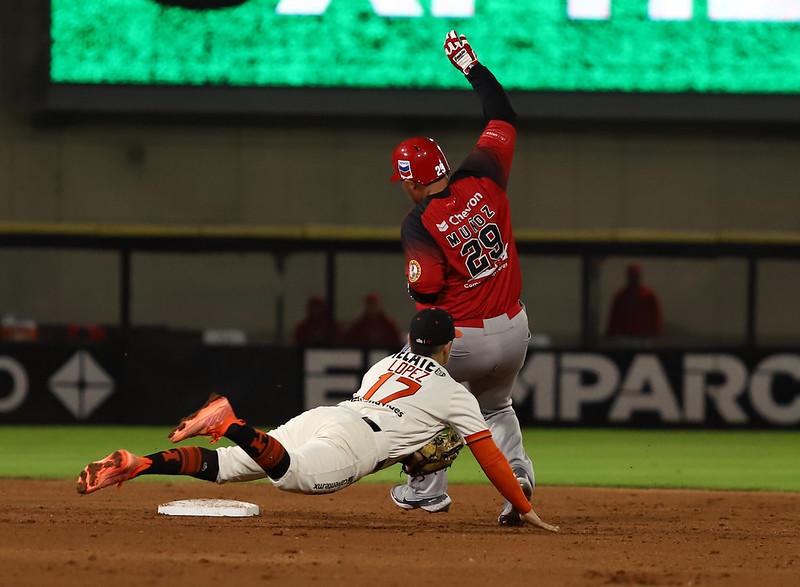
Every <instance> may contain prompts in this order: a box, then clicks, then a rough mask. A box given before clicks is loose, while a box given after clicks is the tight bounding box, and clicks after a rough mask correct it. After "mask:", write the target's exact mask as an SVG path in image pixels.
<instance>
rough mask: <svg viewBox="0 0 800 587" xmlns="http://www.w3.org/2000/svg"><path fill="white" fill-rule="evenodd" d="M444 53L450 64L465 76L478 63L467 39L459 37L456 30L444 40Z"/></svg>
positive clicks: (462, 36) (463, 36)
mask: <svg viewBox="0 0 800 587" xmlns="http://www.w3.org/2000/svg"><path fill="white" fill-rule="evenodd" d="M444 52H445V55H447V58H448V59H449V60H450V63H452V64H453V66H454V67H455V68H456V69H458V70H459V71H460V72H461V73H463V74H464V75H467V74H468V73H469V70H470V69H472V66H474V65H475V64H476V63H478V57H477V55H475V51H473V50H472V47H471V46H470V44H469V41H467V37H466V36H465V35H459V34H458V33H457V32H456V31H455V30H452V31H450V32H449V33H447V36H446V37H445V39H444Z"/></svg>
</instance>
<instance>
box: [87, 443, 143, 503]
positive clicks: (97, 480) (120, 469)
mask: <svg viewBox="0 0 800 587" xmlns="http://www.w3.org/2000/svg"><path fill="white" fill-rule="evenodd" d="M152 462H153V461H151V460H150V459H148V458H147V457H139V456H136V455H135V454H133V453H132V452H129V451H127V450H125V449H120V450H115V451H114V452H112V453H111V454H110V455H108V456H107V457H106V458H104V459H100V460H99V461H94V462H93V463H89V464H88V465H86V467H85V468H84V469H83V471H81V474H80V475H79V476H78V486H77V490H78V493H80V494H81V495H85V494H87V493H94V492H95V491H97V490H98V489H103V487H108V486H109V485H115V484H116V485H117V486H120V485H122V482H123V481H127V480H128V479H133V478H134V477H136V475H138V474H139V473H141V472H142V471H143V470H144V469H146V468H147V467H149V466H150V464H151V463H152Z"/></svg>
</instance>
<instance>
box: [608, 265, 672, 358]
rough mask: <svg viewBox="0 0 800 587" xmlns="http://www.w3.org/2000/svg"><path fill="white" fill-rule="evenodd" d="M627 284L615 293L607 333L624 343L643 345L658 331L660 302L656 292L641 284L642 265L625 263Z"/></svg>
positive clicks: (658, 333)
mask: <svg viewBox="0 0 800 587" xmlns="http://www.w3.org/2000/svg"><path fill="white" fill-rule="evenodd" d="M627 275H628V284H627V285H626V286H625V287H623V288H622V289H620V290H619V291H618V292H617V293H616V295H615V296H614V304H613V306H612V307H611V315H610V316H609V319H608V331H607V335H608V336H609V337H610V338H613V339H615V340H616V341H618V342H622V343H625V344H646V343H647V342H649V340H650V339H652V338H655V337H657V336H659V335H660V334H661V329H662V321H661V304H660V303H659V301H658V296H657V295H656V293H655V292H654V291H653V290H652V289H650V288H649V287H647V286H646V285H643V284H642V268H641V266H640V265H637V264H635V263H633V264H631V265H628V270H627Z"/></svg>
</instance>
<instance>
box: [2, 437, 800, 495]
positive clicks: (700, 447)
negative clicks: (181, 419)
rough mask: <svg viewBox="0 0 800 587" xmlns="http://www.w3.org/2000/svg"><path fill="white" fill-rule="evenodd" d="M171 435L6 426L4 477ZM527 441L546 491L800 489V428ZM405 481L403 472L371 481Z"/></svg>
mask: <svg viewBox="0 0 800 587" xmlns="http://www.w3.org/2000/svg"><path fill="white" fill-rule="evenodd" d="M168 431H169V428H168V427H119V426H115V427H111V426H83V427H78V426H52V427H35V426H4V427H2V428H0V476H3V477H38V478H65V479H71V478H74V477H76V476H77V474H78V472H79V471H80V470H81V468H82V467H83V466H84V465H85V464H86V462H88V461H90V460H95V459H97V458H100V457H103V456H105V455H106V454H108V453H110V452H111V451H113V450H114V449H117V448H120V447H124V448H127V449H129V450H132V451H133V452H136V453H139V454H147V453H150V452H155V451H157V450H163V449H165V448H168V447H169V446H170V443H169V441H168V440H167V432H168ZM190 443H195V444H200V445H203V446H209V445H208V444H206V443H204V442H202V441H199V442H195V441H190ZM185 444H189V443H185ZM525 445H526V447H527V449H528V452H529V454H530V455H531V456H532V457H533V459H534V464H535V467H536V476H537V483H539V484H541V485H584V486H608V487H674V488H713V489H745V490H750V489H752V490H755V489H762V490H771V491H800V432H787V431H780V432H768V431H763V432H762V431H670V430H658V431H644V430H586V429H580V430H572V429H527V430H525ZM153 479H161V480H163V479H165V478H163V477H154V478H153ZM399 479H401V475H400V472H399V467H393V468H391V469H387V470H385V471H381V472H380V473H378V474H376V475H372V476H370V477H368V478H367V480H371V481H397V480H399ZM450 479H451V482H452V483H481V482H486V478H485V477H484V476H483V473H482V472H481V470H480V468H479V467H478V465H477V463H476V462H475V460H474V459H473V458H472V455H471V454H470V452H469V450H465V451H463V452H462V454H461V456H460V457H459V459H458V460H457V461H456V464H455V465H454V466H453V469H452V471H451V475H450Z"/></svg>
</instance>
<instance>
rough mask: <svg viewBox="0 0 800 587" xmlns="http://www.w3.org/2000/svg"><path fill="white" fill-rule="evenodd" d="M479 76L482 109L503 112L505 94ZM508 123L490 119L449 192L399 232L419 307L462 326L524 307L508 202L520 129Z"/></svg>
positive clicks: (483, 73)
mask: <svg viewBox="0 0 800 587" xmlns="http://www.w3.org/2000/svg"><path fill="white" fill-rule="evenodd" d="M476 70H477V66H476V68H475V69H473V72H471V74H470V77H468V78H467V79H469V80H470V81H471V82H472V83H473V86H475V89H476V90H479V92H480V91H481V89H484V90H485V91H486V96H484V109H485V110H488V111H490V112H491V110H492V106H493V105H494V106H496V105H497V101H498V100H500V98H502V99H505V100H506V102H505V104H503V102H502V101H500V104H501V105H502V106H505V105H506V104H507V99H506V98H505V92H503V90H502V87H500V85H499V84H498V83H497V81H496V80H495V79H494V76H492V75H491V73H489V71H488V70H487V69H486V68H485V67H482V66H481V69H480V70H478V71H476ZM473 73H475V76H474V78H475V79H473ZM491 82H493V84H492V83H491ZM481 84H483V85H484V87H483V88H481V87H479V86H480V85H481ZM487 87H488V89H487ZM498 89H499V92H500V93H501V94H502V96H498ZM487 97H488V98H489V100H487ZM492 100H495V102H494V103H493V102H492ZM487 103H488V107H487ZM508 109H509V110H510V105H508ZM494 110H496V111H497V110H498V108H494ZM499 111H501V112H504V110H503V109H499ZM511 113H512V114H513V110H511ZM504 118H506V120H500V119H491V120H489V122H488V124H487V125H486V127H485V128H484V131H483V133H482V134H481V136H480V138H479V139H478V142H477V144H476V145H475V148H474V149H473V150H472V152H471V153H470V154H469V156H468V157H467V158H466V160H465V161H464V162H463V163H462V164H461V166H460V167H459V168H458V169H457V170H456V171H455V172H454V173H453V175H452V176H451V178H450V181H449V183H448V185H447V187H446V188H445V190H444V191H442V192H440V193H438V194H434V195H431V196H428V197H426V198H425V199H424V200H422V201H421V202H420V203H419V204H418V205H417V206H416V207H415V208H414V209H413V210H412V211H411V212H410V213H409V214H408V216H407V217H406V218H405V220H404V222H403V226H402V230H401V239H402V242H403V249H404V250H405V254H406V278H407V279H408V287H409V292H410V293H411V295H412V297H413V298H414V299H415V300H416V301H417V308H418V309H421V308H426V307H430V306H437V307H440V308H444V309H445V310H447V311H448V312H450V314H451V315H452V316H453V319H454V321H455V323H456V324H462V325H464V323H465V322H467V321H473V320H480V319H484V318H491V317H494V316H498V315H500V314H503V313H506V312H508V311H510V310H511V309H512V308H514V307H515V306H516V307H517V308H518V307H519V306H518V305H517V303H518V301H519V297H520V291H521V289H522V277H521V273H520V268H519V256H518V254H517V247H516V243H515V242H514V235H513V232H512V229H511V211H510V209H509V203H508V198H507V196H506V187H507V184H508V176H509V172H510V171H511V162H512V159H513V156H514V145H515V141H516V130H515V128H514V126H513V124H512V122H513V118H512V117H509V116H505V117H504ZM508 118H510V120H508Z"/></svg>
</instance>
